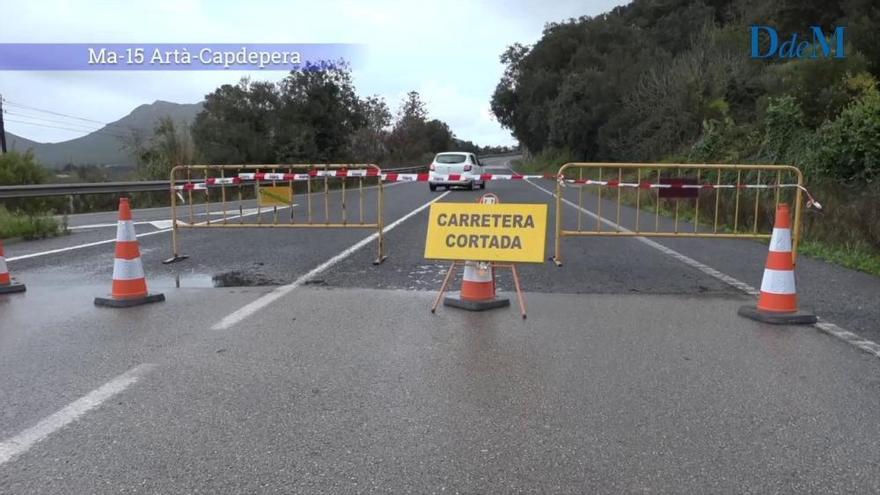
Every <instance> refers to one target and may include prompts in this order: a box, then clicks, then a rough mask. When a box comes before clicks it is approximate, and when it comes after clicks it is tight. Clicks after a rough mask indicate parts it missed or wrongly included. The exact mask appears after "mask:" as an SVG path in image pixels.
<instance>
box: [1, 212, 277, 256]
mask: <svg viewBox="0 0 880 495" xmlns="http://www.w3.org/2000/svg"><path fill="white" fill-rule="evenodd" d="M286 208H289V207H288V206H279V207H278V209H279V210H284V209H286ZM271 211H272V210H266V209H264V210H262V212H263V213H267V212H271ZM256 213H257V211H256V210H254V211H253V212H250V213H245V214H244V215H231V216H228V217H226V219H227V220H233V219H236V218H241V217H247V216H251V215H256ZM167 222H169V225H170V223H171V221H170V220H167ZM178 223H180V224H185V222H181V221H179V220H178ZM204 223H206V222H199V223H197V224H196V225H202V224H204ZM113 225H114V226H116V224H115V223H114V224H113ZM165 232H171V227H170V226H169V227H167V228H164V229H162V230H156V231H153V232H145V233H143V234H138V235H137V236H136V237H147V236H149V235H156V234H164V233H165ZM111 242H116V239H115V238H113V239H107V240H104V241H95V242H87V243H85V244H77V245H76V246H67V247H63V248H58V249H50V250H48V251H40V252H38V253H31V254H22V255H21V256H13V257H11V258H6V261H7V262H9V261H17V260H26V259H29V258H36V257H39V256H46V255H49V254H57V253H64V252H67V251H74V250H77V249H83V248H87V247H92V246H100V245H102V244H110V243H111Z"/></svg>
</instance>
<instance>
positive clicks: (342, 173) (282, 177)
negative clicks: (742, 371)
mask: <svg viewBox="0 0 880 495" xmlns="http://www.w3.org/2000/svg"><path fill="white" fill-rule="evenodd" d="M315 177H378V178H380V179H381V180H382V181H384V182H429V181H430V182H461V181H467V180H477V179H478V180H535V179H548V180H557V181H559V182H560V183H562V184H563V185H565V184H574V185H579V186H602V187H609V188H612V189H616V188H632V189H708V190H714V189H778V188H792V187H795V188H799V189H801V190H802V191H803V192H804V193H806V195H807V198H808V202H807V206H808V207H809V206H815V207H816V208H818V209H821V205H820V204H819V203H818V202H817V201H816V200H815V199H813V197H812V196H811V195H810V193H809V192H808V191H807V189H806V188H805V187H804V186H802V185H800V184H713V183H710V182H704V183H702V184H681V183H673V184H660V183H657V182H649V181H641V182H623V181H619V180H617V179H608V180H594V179H561V178H560V177H557V176H555V175H551V174H548V175H524V174H479V175H477V174H467V173H465V174H436V173H433V172H430V173H420V174H401V173H394V172H388V173H380V172H379V171H378V170H376V169H354V170H346V169H341V170H309V171H308V172H307V173H296V174H292V173H277V172H243V173H240V174H238V175H237V176H236V177H210V178H208V179H205V180H204V181H202V182H190V183H187V184H183V185H179V186H175V187H174V188H175V189H176V190H178V191H202V190H206V189H208V187H209V186H224V185H240V184H243V183H246V182H260V181H282V182H289V181H306V180H309V179H313V178H315Z"/></svg>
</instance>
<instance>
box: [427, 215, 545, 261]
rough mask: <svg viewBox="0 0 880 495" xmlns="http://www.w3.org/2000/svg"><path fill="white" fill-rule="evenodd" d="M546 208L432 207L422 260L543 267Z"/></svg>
mask: <svg viewBox="0 0 880 495" xmlns="http://www.w3.org/2000/svg"><path fill="white" fill-rule="evenodd" d="M546 240H547V205H546V204H514V203H504V204H500V203H496V204H480V203H434V204H432V205H431V210H430V213H429V214H428V237H427V239H426V240H425V258H427V259H439V260H471V261H511V262H521V263H543V262H544V261H545V260H544V245H545V243H546Z"/></svg>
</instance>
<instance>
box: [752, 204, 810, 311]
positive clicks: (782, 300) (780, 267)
mask: <svg viewBox="0 0 880 495" xmlns="http://www.w3.org/2000/svg"><path fill="white" fill-rule="evenodd" d="M739 314H740V315H742V316H745V317H748V318H752V319H753V320H758V321H762V322H765V323H775V324H780V325H782V324H789V325H793V324H811V323H816V321H817V318H816V315H814V314H812V313H810V312H804V311H798V303H797V290H796V289H795V284H794V263H792V255H791V219H790V216H789V211H788V205H787V204H785V203H781V204H780V205H779V206H778V207H777V208H776V222H775V223H774V225H773V235H772V236H771V237H770V253H769V254H768V255H767V264H766V265H765V268H764V277H763V279H762V280H761V295H760V296H759V297H758V304H757V305H755V306H743V307H741V308H739Z"/></svg>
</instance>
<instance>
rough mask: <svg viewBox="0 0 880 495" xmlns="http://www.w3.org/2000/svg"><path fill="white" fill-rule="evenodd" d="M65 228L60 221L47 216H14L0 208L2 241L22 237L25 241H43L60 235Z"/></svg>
mask: <svg viewBox="0 0 880 495" xmlns="http://www.w3.org/2000/svg"><path fill="white" fill-rule="evenodd" d="M64 230H65V229H64V228H63V226H62V225H61V223H59V222H58V220H56V219H54V218H52V217H51V216H49V215H46V214H38V215H25V214H13V213H10V212H9V211H7V210H6V208H3V207H2V206H0V239H8V238H13V237H21V238H23V239H27V240H31V239H42V238H44V237H48V236H54V235H59V234H61V233H62V232H64Z"/></svg>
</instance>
